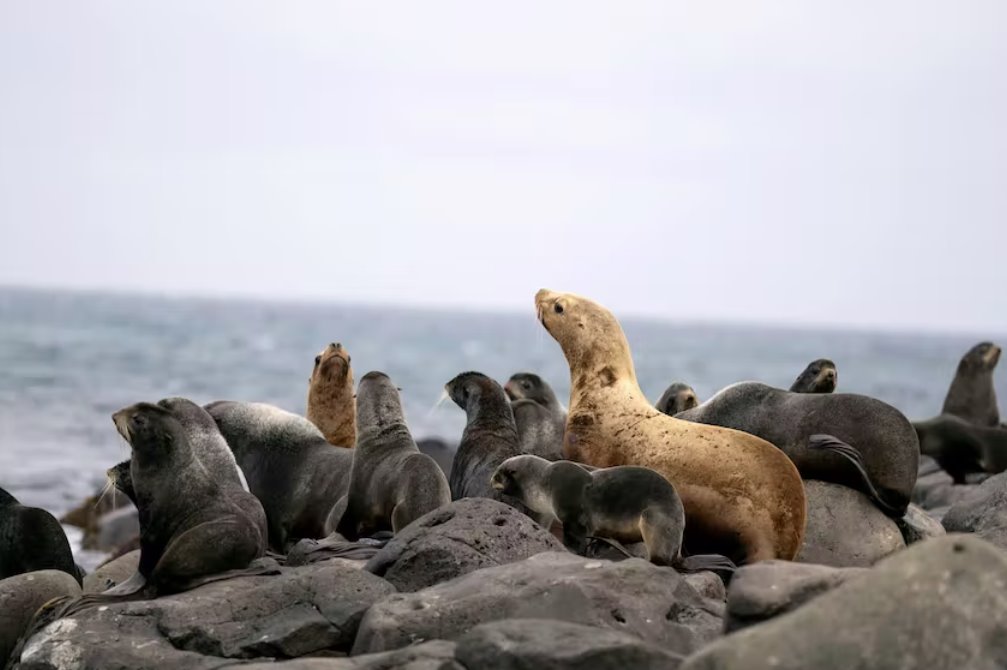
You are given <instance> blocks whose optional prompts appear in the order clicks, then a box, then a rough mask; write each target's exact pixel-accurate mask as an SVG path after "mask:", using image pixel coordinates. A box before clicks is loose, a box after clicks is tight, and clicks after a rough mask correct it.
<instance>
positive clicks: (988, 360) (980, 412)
mask: <svg viewBox="0 0 1007 670" xmlns="http://www.w3.org/2000/svg"><path fill="white" fill-rule="evenodd" d="M1000 353H1001V349H1000V347H998V346H997V345H995V344H993V343H992V342H980V343H979V344H977V345H975V346H974V347H972V348H971V349H969V350H968V352H967V353H966V354H965V355H964V356H963V357H962V360H961V361H960V362H959V363H958V370H957V371H956V372H955V378H954V379H952V380H951V386H950V388H948V394H947V396H946V397H945V398H944V407H943V408H942V409H941V414H953V415H955V416H958V417H961V418H963V419H965V420H966V421H971V422H972V423H974V424H978V425H980V426H997V425H999V424H1000V408H999V407H997V393H996V389H995V388H994V387H993V370H994V369H995V368H996V366H997V363H999V362H1000Z"/></svg>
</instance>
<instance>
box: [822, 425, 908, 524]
mask: <svg viewBox="0 0 1007 670" xmlns="http://www.w3.org/2000/svg"><path fill="white" fill-rule="evenodd" d="M808 448H810V449H822V450H828V451H831V452H833V453H835V454H839V455H840V456H842V457H843V458H845V459H846V460H847V461H849V462H850V463H851V464H852V465H853V467H855V468H856V469H857V472H859V473H860V477H861V479H862V480H863V482H864V486H866V488H867V491H866V493H867V495H868V496H870V498H871V500H873V501H874V504H875V505H877V506H878V508H879V509H881V511H882V512H884V513H885V514H887V515H888V516H890V517H892V518H895V519H898V518H900V517H902V516H904V515H905V513H906V507H905V505H903V506H901V507H899V506H897V505H893V504H891V503H890V502H888V501H887V500H885V499H884V497H882V495H881V493H879V492H878V490H877V489H876V488H875V487H874V482H872V481H871V477H870V475H868V474H867V467H866V466H865V465H864V459H863V457H861V455H860V452H859V451H858V450H857V449H856V448H855V447H853V446H851V445H849V444H847V443H846V442H843V441H842V440H840V439H839V438H837V437H834V436H832V435H824V434H817V435H812V436H811V437H809V438H808Z"/></svg>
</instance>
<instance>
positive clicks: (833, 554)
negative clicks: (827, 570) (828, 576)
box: [795, 480, 906, 568]
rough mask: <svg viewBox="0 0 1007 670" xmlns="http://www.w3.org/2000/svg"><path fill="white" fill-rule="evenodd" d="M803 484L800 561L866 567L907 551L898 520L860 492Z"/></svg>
mask: <svg viewBox="0 0 1007 670" xmlns="http://www.w3.org/2000/svg"><path fill="white" fill-rule="evenodd" d="M804 484H805V491H806V492H807V497H808V522H807V526H806V527H805V530H804V544H803V546H802V547H801V551H800V552H799V553H798V555H797V558H796V559H795V560H797V561H798V562H801V563H816V564H819V565H831V566H834V567H837V568H848V567H867V566H870V565H873V564H874V563H876V562H877V561H879V560H880V559H882V558H884V557H885V556H888V555H889V554H891V553H893V552H895V551H898V550H899V549H904V548H905V546H906V542H905V540H903V539H902V533H901V531H899V527H898V525H897V524H896V523H895V521H894V520H892V519H890V518H889V517H887V516H885V514H884V512H882V511H881V510H879V509H878V508H877V507H875V506H874V504H873V503H871V501H870V499H869V498H868V497H867V496H866V495H864V494H863V493H861V492H860V491H856V490H854V489H851V488H848V487H846V486H841V485H840V484H832V483H829V482H820V481H815V480H808V481H806V482H804Z"/></svg>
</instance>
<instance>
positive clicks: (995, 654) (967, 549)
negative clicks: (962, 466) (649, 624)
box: [682, 535, 1007, 670]
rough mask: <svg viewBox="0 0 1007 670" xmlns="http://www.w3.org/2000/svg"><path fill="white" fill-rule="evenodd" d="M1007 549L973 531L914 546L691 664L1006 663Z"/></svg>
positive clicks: (885, 668) (892, 667)
mask: <svg viewBox="0 0 1007 670" xmlns="http://www.w3.org/2000/svg"><path fill="white" fill-rule="evenodd" d="M1005 587H1007V554H1005V553H1004V552H1003V551H1001V550H1000V549H997V548H996V547H994V546H993V545H991V544H989V543H988V542H986V541H984V540H981V539H979V538H977V537H973V536H969V535H947V536H945V537H938V538H933V539H930V540H926V541H924V542H919V543H917V544H914V545H913V546H912V547H910V548H909V549H907V550H906V551H903V552H899V553H898V554H896V555H894V556H891V557H889V558H887V559H885V560H884V561H882V562H880V563H879V564H878V565H876V566H875V567H874V568H873V569H871V570H869V571H868V572H867V573H866V574H864V575H861V576H860V577H857V578H855V579H851V580H849V581H847V582H846V583H845V584H843V585H841V586H839V587H837V588H835V589H833V590H832V591H829V592H828V593H825V594H822V595H820V596H819V597H817V598H815V599H814V600H812V601H811V602H809V603H807V604H805V605H804V606H803V607H800V608H799V609H797V610H795V611H793V612H791V613H789V614H786V615H784V616H781V617H778V618H776V619H773V620H772V621H768V622H766V623H763V624H761V625H758V626H752V627H751V628H747V629H745V630H742V631H739V632H737V633H734V634H732V635H729V636H727V637H725V638H723V639H721V640H718V641H716V642H714V643H713V644H712V645H710V646H708V647H706V648H705V649H703V650H701V651H700V652H699V653H697V654H695V655H694V656H692V657H690V658H688V659H687V660H686V662H685V663H684V664H683V665H682V668H683V670H734V669H735V668H737V669H738V670H741V669H744V670H760V669H766V670H768V669H770V668H772V669H774V670H798V669H801V670H803V669H805V668H816V670H849V669H850V668H872V670H873V669H876V670H896V669H898V670H962V669H963V668H968V669H969V670H993V669H994V668H1003V667H1004V665H1005V664H1007V588H1005Z"/></svg>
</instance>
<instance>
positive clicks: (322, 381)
mask: <svg viewBox="0 0 1007 670" xmlns="http://www.w3.org/2000/svg"><path fill="white" fill-rule="evenodd" d="M308 381H309V383H310V384H311V386H312V387H318V388H319V390H321V391H322V392H323V393H325V392H326V388H330V389H331V391H330V392H335V391H337V390H339V389H341V388H343V387H345V386H346V385H347V384H349V385H350V386H352V385H353V369H352V368H351V367H350V353H349V352H348V351H346V349H344V348H343V345H342V344H341V343H340V342H330V343H329V344H328V345H327V346H326V347H325V349H323V350H322V352H321V353H320V354H318V355H317V356H315V367H314V369H313V370H312V371H311V377H310V378H309V379H308Z"/></svg>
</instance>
